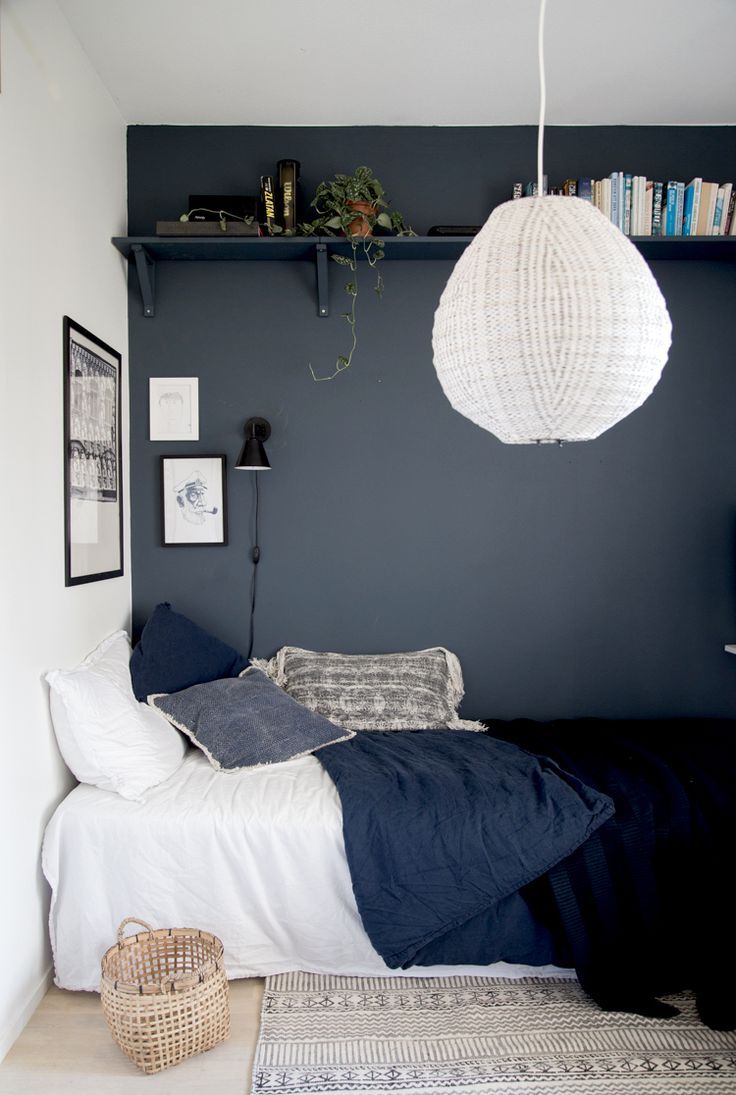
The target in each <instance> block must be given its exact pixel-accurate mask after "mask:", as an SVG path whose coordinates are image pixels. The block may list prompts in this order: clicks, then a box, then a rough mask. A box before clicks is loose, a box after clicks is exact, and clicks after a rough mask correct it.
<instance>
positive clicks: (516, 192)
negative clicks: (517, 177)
mask: <svg viewBox="0 0 736 1095" xmlns="http://www.w3.org/2000/svg"><path fill="white" fill-rule="evenodd" d="M523 193H524V184H523V183H520V182H515V183H514V189H513V191H512V193H511V200H512V201H516V200H517V199H518V198H520V197H521V196H522V195H523Z"/></svg>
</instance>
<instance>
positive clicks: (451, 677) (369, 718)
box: [257, 646, 484, 730]
mask: <svg viewBox="0 0 736 1095" xmlns="http://www.w3.org/2000/svg"><path fill="white" fill-rule="evenodd" d="M257 664H258V666H259V668H261V669H264V670H265V671H266V672H267V673H268V674H269V676H270V677H271V678H272V680H274V681H275V682H276V683H277V684H279V685H281V687H282V688H284V689H286V691H287V692H288V693H289V695H290V696H292V697H293V698H294V699H295V700H298V701H299V703H303V704H304V706H305V707H308V708H310V710H312V711H316V712H318V713H319V714H320V715H324V717H325V718H326V719H330V720H331V721H332V722H334V723H337V724H338V726H344V727H346V729H348V730H483V729H484V727H483V724H482V723H480V722H468V721H467V720H464V719H460V718H458V714H457V708H458V706H459V704H460V700H461V699H462V697H463V677H462V671H461V669H460V662H459V661H458V659H457V657H456V656H455V655H454V654H452V653H450V651H449V650H445V649H444V647H441V646H435V647H433V648H432V649H430V650H412V651H408V652H406V653H403V654H327V653H324V654H323V653H318V652H317V651H314V650H301V649H300V648H299V647H296V646H284V647H282V648H281V650H279V652H278V653H277V654H276V656H275V657H274V658H272V659H271V661H270V662H258V663H257Z"/></svg>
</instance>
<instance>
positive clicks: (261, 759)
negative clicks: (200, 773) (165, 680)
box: [148, 668, 355, 772]
mask: <svg viewBox="0 0 736 1095" xmlns="http://www.w3.org/2000/svg"><path fill="white" fill-rule="evenodd" d="M148 702H149V704H150V705H151V706H152V707H155V708H156V709H157V710H158V711H161V712H162V713H163V714H164V715H165V716H166V718H167V719H168V720H169V722H171V723H173V725H174V726H176V728H177V729H178V730H181V731H182V732H183V733H184V734H186V735H187V737H189V738H191V740H192V741H193V742H194V744H195V745H197V746H199V748H200V749H201V750H202V752H203V753H205V755H206V756H207V758H208V759H209V762H210V764H211V765H212V767H213V768H216V769H218V771H221V770H225V771H228V772H234V771H237V770H238V769H240V768H262V767H263V766H264V765H266V764H277V763H278V762H279V761H284V760H293V759H294V758H295V757H303V756H305V755H306V754H307V753H314V752H315V750H317V749H321V748H322V747H323V746H325V745H333V744H334V743H335V742H336V741H345V739H346V738H352V737H354V736H355V735H354V734H352V733H351V732H350V731H345V730H344V729H342V728H341V727H339V726H334V725H333V724H332V723H331V722H328V721H327V719H324V718H322V716H321V715H316V714H314V712H312V711H308V710H307V709H306V708H305V707H302V706H301V704H299V703H297V702H296V701H295V700H293V699H292V698H291V696H288V695H287V694H286V692H284V691H283V690H282V689H281V688H279V687H278V685H276V684H274V683H273V681H270V680H269V679H268V677H267V676H266V675H265V674H264V673H261V672H260V670H258V669H251V668H249V669H245V670H244V671H243V673H242V674H241V675H240V677H226V678H224V679H223V680H219V681H208V682H206V683H205V684H195V685H192V687H191V688H185V689H183V691H181V692H174V693H172V694H170V695H166V694H161V695H154V696H149V697H148Z"/></svg>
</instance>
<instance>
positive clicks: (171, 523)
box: [161, 453, 227, 547]
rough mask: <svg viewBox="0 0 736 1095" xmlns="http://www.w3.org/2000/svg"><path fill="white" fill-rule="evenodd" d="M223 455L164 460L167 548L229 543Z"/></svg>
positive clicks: (164, 540)
mask: <svg viewBox="0 0 736 1095" xmlns="http://www.w3.org/2000/svg"><path fill="white" fill-rule="evenodd" d="M225 461H226V458H225V456H224V454H219V453H217V454H215V455H211V454H206V453H196V454H195V455H194V456H162V457H161V528H162V532H161V543H162V544H163V545H164V547H173V546H175V545H176V546H180V547H183V546H186V545H188V546H193V545H196V544H226V543H227V500H226V492H225V475H226V471H225Z"/></svg>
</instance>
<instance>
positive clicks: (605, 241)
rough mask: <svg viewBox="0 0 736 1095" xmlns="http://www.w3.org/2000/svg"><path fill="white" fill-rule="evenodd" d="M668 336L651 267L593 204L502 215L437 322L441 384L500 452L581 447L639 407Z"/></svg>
mask: <svg viewBox="0 0 736 1095" xmlns="http://www.w3.org/2000/svg"><path fill="white" fill-rule="evenodd" d="M671 335H672V325H671V322H670V318H669V315H668V313H667V307H666V305H665V302H664V298H663V297H662V294H661V292H660V290H659V287H658V285H657V283H656V281H655V279H654V277H653V275H652V272H651V270H650V269H649V267H648V265H647V263H646V262H645V260H644V259H643V258H642V256H641V255H640V254H639V252H638V251H637V249H636V247H634V245H633V244H632V243H631V242H630V241H629V240H628V239H627V238H626V236H624V234H623V233H622V232H621V231H620V230H619V229H618V228H617V227H616V226H615V225H614V224H612V223H611V221H609V220H608V218H607V217H605V216H604V215H603V214H602V213H601V212H599V210H597V209H596V208H595V207H594V206H593V205H592V204H591V203H590V202H586V201H583V200H582V199H580V198H571V197H562V196H559V197H558V196H554V197H553V196H549V197H533V198H520V199H517V200H516V201H510V202H506V203H505V204H504V205H500V206H498V207H497V208H496V209H495V210H494V211H493V213H491V216H490V217H489V218H488V220H487V221H486V223H485V225H484V226H483V228H482V229H481V231H480V232H479V233H478V235H477V236H476V237H475V239H474V240H473V242H472V243H471V244H470V245H469V247H468V248H467V250H466V251H465V253H464V254H463V255H462V257H461V258H460V260H459V261H458V263H457V265H456V266H455V269H454V271H453V273H452V275H451V276H450V280H449V281H448V283H447V285H446V286H445V289H444V292H443V293H442V297H441V298H440V303H439V307H438V309H437V312H436V313H435V320H434V330H433V334H432V344H433V349H434V365H435V369H436V370H437V376H438V377H439V381H440V384H441V385H442V388H443V390H444V392H445V395H446V396H447V398H448V399H449V401H450V403H451V404H452V406H453V407H454V408H455V410H457V411H459V412H460V413H461V414H463V415H465V416H466V417H467V418H469V419H471V421H473V422H476V423H477V424H478V425H479V426H482V427H483V429H486V430H489V431H490V432H491V433H493V434H495V435H496V437H498V438H499V439H500V440H501V441H505V442H507V443H510V444H524V443H531V442H545V441H588V440H591V439H592V438H594V437H598V436H599V434H601V433H603V432H604V430H607V429H609V428H610V427H611V426H613V425H614V424H615V423H616V422H618V421H620V420H621V419H622V418H625V417H626V415H628V414H630V413H631V411H633V410H635V409H636V408H637V407H639V406H641V404H642V403H643V402H644V400H645V399H646V398H647V397H648V396H649V395H650V393H651V392H652V390H653V388H654V386H655V385H656V383H657V381H658V380H659V378H660V375H661V373H662V369H663V367H664V364H665V362H666V361H667V353H668V351H669V347H670V342H671Z"/></svg>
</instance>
